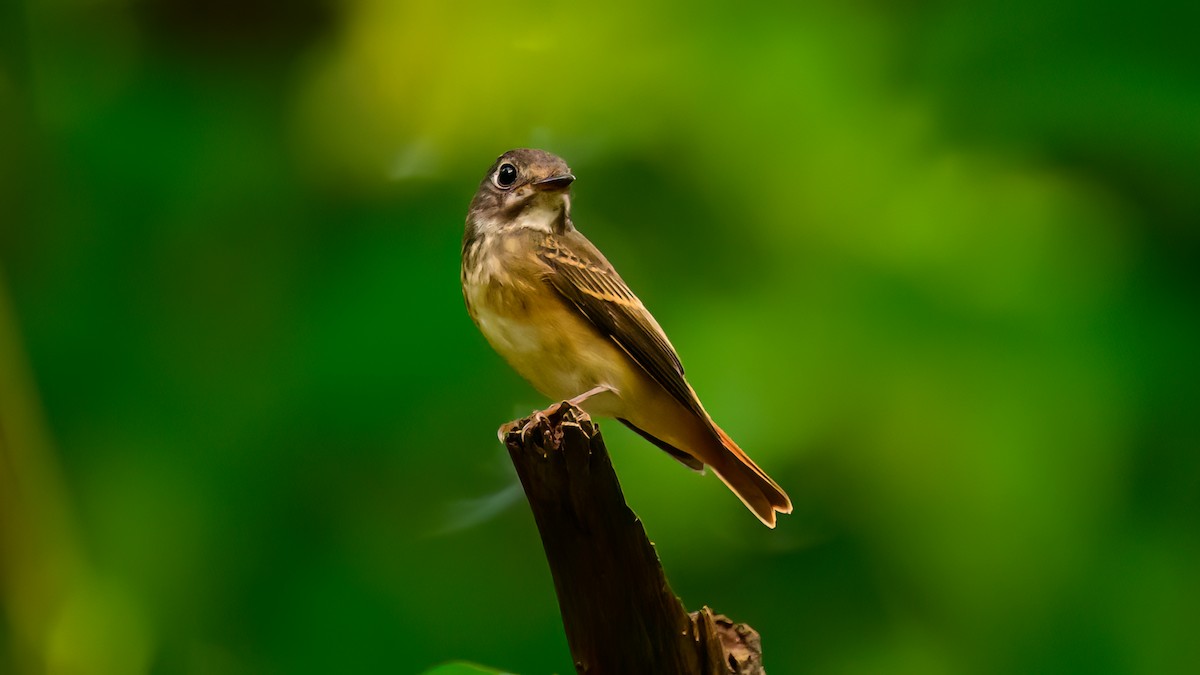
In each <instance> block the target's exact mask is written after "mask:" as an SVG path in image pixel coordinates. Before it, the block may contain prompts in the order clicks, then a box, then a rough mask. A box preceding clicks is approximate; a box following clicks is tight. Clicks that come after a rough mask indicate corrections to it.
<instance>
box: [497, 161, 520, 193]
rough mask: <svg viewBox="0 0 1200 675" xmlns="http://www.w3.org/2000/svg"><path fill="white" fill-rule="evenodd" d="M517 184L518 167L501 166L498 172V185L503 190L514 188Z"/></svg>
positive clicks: (510, 165)
mask: <svg viewBox="0 0 1200 675" xmlns="http://www.w3.org/2000/svg"><path fill="white" fill-rule="evenodd" d="M515 182H517V167H515V166H513V165H512V164H501V165H500V170H499V171H497V172H496V185H499V186H500V187H502V188H506V187H512V185H513V183H515Z"/></svg>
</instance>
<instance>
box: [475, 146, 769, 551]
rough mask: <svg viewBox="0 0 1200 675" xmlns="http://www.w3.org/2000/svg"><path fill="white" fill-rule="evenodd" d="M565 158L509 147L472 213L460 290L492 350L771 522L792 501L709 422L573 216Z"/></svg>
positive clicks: (648, 322)
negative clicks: (708, 478) (711, 479)
mask: <svg viewBox="0 0 1200 675" xmlns="http://www.w3.org/2000/svg"><path fill="white" fill-rule="evenodd" d="M574 181H575V176H574V175H572V173H571V169H570V168H568V167H567V164H566V162H564V161H563V160H562V159H560V158H558V157H557V156H555V155H552V154H550V153H548V152H545V151H543V150H528V149H519V150H510V151H509V152H506V153H504V154H503V155H501V156H500V158H499V159H497V160H496V163H495V164H493V165H492V168H490V169H488V172H487V175H486V176H485V177H484V179H483V182H481V183H480V184H479V190H478V191H477V192H476V193H475V199H473V200H472V201H471V208H470V211H468V212H467V227H466V233H465V235H464V236H463V248H462V288H463V297H464V298H466V301H467V311H468V312H470V314H471V318H472V319H473V320H474V321H475V325H477V326H478V327H479V330H480V331H481V332H482V333H483V335H484V337H486V338H487V341H488V342H489V343H491V345H492V348H494V349H495V350H496V351H497V352H499V353H500V355H501V356H503V357H504V358H505V360H507V361H508V363H509V365H511V366H512V367H513V368H514V369H515V370H516V371H517V372H518V373H520V374H521V376H522V377H524V378H525V379H526V380H529V382H530V384H532V385H533V386H534V387H535V388H536V389H537V390H538V391H540V392H542V393H543V394H545V395H546V396H549V397H551V398H553V399H557V400H570V401H571V403H573V404H575V405H578V406H580V407H581V408H583V409H584V410H585V411H586V412H587V413H588V414H590V415H598V416H603V417H613V418H616V419H617V420H619V421H621V422H622V423H623V424H625V425H626V426H628V427H629V428H630V429H633V430H634V431H635V432H637V433H638V434H640V435H641V436H642V437H644V438H646V439H647V440H648V441H650V442H651V443H654V444H655V445H657V446H658V447H659V448H661V449H663V450H665V451H666V452H667V453H668V454H670V455H671V456H672V457H674V458H675V459H677V460H679V461H680V462H682V463H683V464H684V465H686V466H688V467H690V468H692V469H694V470H696V471H702V470H703V469H704V466H705V465H708V466H711V467H712V469H713V471H714V472H715V473H716V474H717V476H718V477H720V479H721V480H722V481H724V483H725V485H727V486H728V487H729V489H730V490H733V492H734V494H736V495H737V496H738V497H739V498H740V499H741V500H742V503H744V504H745V505H746V507H747V508H749V509H750V510H751V511H752V512H754V515H756V516H758V518H759V520H761V521H762V522H763V523H764V524H765V525H766V526H767V527H775V512H776V511H778V512H780V513H791V511H792V502H791V500H790V499H788V496H787V494H785V493H784V491H783V490H782V489H780V487H779V486H778V485H776V484H775V481H773V480H771V478H770V477H769V476H767V474H766V472H764V471H763V470H762V469H760V468H758V466H757V465H756V464H755V463H754V462H753V461H752V460H751V459H750V458H749V457H747V456H746V453H744V452H742V449H741V448H739V447H738V446H737V444H736V443H734V442H733V440H732V439H730V438H729V436H727V435H726V434H725V432H724V431H722V430H721V428H720V427H718V426H717V425H716V423H715V422H713V420H712V418H711V417H709V415H708V413H707V412H705V410H704V406H703V405H701V404H700V399H699V398H697V397H696V392H695V391H693V390H692V387H691V385H689V384H688V382H687V380H686V379H684V377H683V366H682V365H681V364H680V362H679V356H677V355H676V353H675V348H674V347H672V346H671V343H670V341H668V340H667V336H666V334H665V333H663V330H662V328H661V327H659V325H658V322H657V321H655V320H654V317H653V316H651V315H650V312H649V311H647V310H646V307H645V306H644V305H643V304H642V302H641V300H638V298H637V296H636V295H634V294H633V291H631V290H629V287H628V286H627V285H625V282H624V281H622V280H621V277H620V276H619V275H618V274H617V271H616V270H615V269H613V266H612V265H610V264H609V262H608V260H606V259H605V258H604V256H603V255H602V254H601V253H600V251H599V250H597V249H596V247H595V246H593V245H592V243H591V242H590V241H588V240H587V238H586V237H584V236H583V235H582V234H580V232H579V231H578V230H576V229H575V226H574V225H573V224H572V222H571V196H570V188H571V183H572V182H574Z"/></svg>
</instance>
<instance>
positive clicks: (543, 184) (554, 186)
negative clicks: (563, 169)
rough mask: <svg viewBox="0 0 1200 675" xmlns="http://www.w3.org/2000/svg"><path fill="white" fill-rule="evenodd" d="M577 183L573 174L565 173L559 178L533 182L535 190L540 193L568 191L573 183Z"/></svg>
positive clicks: (554, 177) (552, 177) (553, 177)
mask: <svg viewBox="0 0 1200 675" xmlns="http://www.w3.org/2000/svg"><path fill="white" fill-rule="evenodd" d="M573 182H575V176H574V175H573V174H569V173H564V174H560V175H558V176H551V177H549V178H543V179H541V180H535V181H533V189H534V190H537V191H539V192H558V191H561V190H566V189H567V188H568V187H570V185H571V183H573Z"/></svg>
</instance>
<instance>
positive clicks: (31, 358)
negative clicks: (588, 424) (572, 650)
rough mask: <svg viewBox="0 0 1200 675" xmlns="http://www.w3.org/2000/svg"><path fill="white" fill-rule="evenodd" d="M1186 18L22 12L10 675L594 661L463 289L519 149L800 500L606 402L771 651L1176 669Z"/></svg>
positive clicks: (553, 10)
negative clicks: (665, 445) (776, 495)
mask: <svg viewBox="0 0 1200 675" xmlns="http://www.w3.org/2000/svg"><path fill="white" fill-rule="evenodd" d="M1197 14H1198V13H1197V11H1196V9H1195V6H1194V5H1189V4H1185V3H1176V4H1174V5H1171V4H1164V5H1155V4H1153V3H1147V4H1142V5H1136V6H1135V5H1128V6H1127V5H1125V4H1124V3H1095V2H1082V1H1063V2H1045V1H1043V0H1005V1H1004V2H999V1H995V0H988V1H984V2H977V3H969V4H962V3H950V2H936V1H930V0H916V1H913V2H903V3H895V2H879V1H872V0H861V1H854V2H849V3H845V2H817V3H805V6H798V7H790V8H785V7H782V6H780V7H774V8H770V9H767V8H761V7H753V6H751V5H749V4H747V3H736V4H732V5H728V6H720V5H706V4H697V3H692V2H686V3H685V2H674V3H661V4H658V5H655V6H647V5H646V4H645V3H640V2H608V3H603V4H602V5H598V6H583V5H576V4H571V3H548V4H536V3H535V4H528V3H525V4H522V3H501V2H494V1H492V2H456V3H425V2H399V1H386V0H375V1H372V0H359V1H345V2H332V1H329V2H318V1H313V0H307V1H303V2H284V1H283V0H274V1H273V2H265V3H262V2H259V3H251V4H247V3H241V2H236V1H235V0H206V1H203V2H202V1H200V0H184V1H181V2H180V1H176V2H172V1H167V0H16V1H15V2H8V3H5V4H4V5H3V6H2V9H0V46H2V52H0V546H2V548H0V575H2V576H0V579H2V582H3V586H2V590H3V595H2V596H0V597H2V599H3V614H2V615H0V616H2V618H0V672H4V673H10V672H11V673H19V674H24V673H89V674H90V673H97V674H131V675H134V674H141V673H162V674H175V673H179V674H192V673H196V674H200V673H231V674H240V673H256V674H257V673H331V672H338V673H375V672H395V673H416V672H421V671H423V670H425V669H427V668H430V667H432V666H434V665H436V664H438V663H443V662H447V661H452V660H469V661H475V662H479V663H483V664H487V665H489V666H492V667H494V668H498V669H504V670H508V671H511V672H516V673H522V674H524V675H531V674H540V673H551V672H557V673H567V672H572V666H571V662H570V656H569V654H568V652H567V649H566V644H565V640H564V638H563V636H562V630H561V625H560V622H559V615H558V609H557V605H556V603H555V599H554V595H553V589H552V585H551V580H550V576H549V571H548V569H547V567H546V564H545V562H544V559H543V557H542V552H541V549H540V544H539V541H538V538H537V534H536V531H535V528H534V525H533V522H532V519H531V517H530V514H529V512H528V509H527V507H526V505H525V503H524V501H523V499H522V498H521V496H520V494H519V492H518V490H517V488H515V487H514V486H515V479H514V477H513V474H512V471H511V467H510V466H509V464H508V460H507V457H506V455H505V454H504V452H503V449H502V448H501V446H500V445H499V444H498V443H497V442H496V438H495V430H496V428H497V426H498V425H499V424H500V423H502V422H504V421H506V420H509V419H512V418H514V417H518V416H520V415H523V414H525V413H526V412H528V411H529V410H531V409H533V408H535V407H542V406H543V405H545V404H546V403H547V402H546V401H544V400H542V399H541V398H540V397H539V396H538V395H537V394H536V393H535V392H534V391H533V390H532V389H531V388H529V386H528V385H526V384H525V383H524V382H523V381H521V380H520V379H519V378H518V377H517V376H516V375H515V374H513V373H512V372H511V371H510V370H509V369H508V368H507V367H506V366H505V365H504V363H503V362H502V361H501V360H500V359H499V357H497V356H496V355H494V354H493V353H492V352H491V351H490V349H489V348H488V346H487V345H486V343H485V342H484V340H483V338H482V337H481V336H480V335H479V334H478V333H477V331H476V330H475V328H474V327H473V326H472V325H471V322H470V320H469V319H468V318H467V315H466V312H465V310H464V307H463V303H462V299H461V295H460V291H459V287H458V256H459V246H460V241H461V236H462V221H463V217H464V214H465V210H466V206H467V203H468V201H469V200H470V197H471V195H472V194H473V192H474V190H475V186H476V185H477V183H478V181H479V179H480V178H481V177H482V174H483V171H484V170H485V169H486V167H487V166H488V165H489V164H490V163H491V162H492V160H493V159H494V158H495V157H496V156H497V155H498V154H500V153H501V152H503V151H504V150H507V149H509V148H511V147H516V146H528V145H532V146H537V147H544V148H546V149H549V150H552V151H554V152H557V153H558V154H561V155H563V156H564V157H566V158H567V160H568V161H569V162H570V163H571V165H572V168H573V169H574V170H575V172H576V174H577V175H578V176H579V180H578V182H577V183H576V186H575V198H574V202H573V203H574V215H575V220H576V223H577V224H578V225H579V226H580V228H581V229H582V230H583V231H584V232H585V233H587V234H588V236H589V237H591V238H592V240H593V241H594V242H596V243H597V244H598V245H599V246H600V248H602V249H603V250H604V251H605V252H606V253H607V254H608V256H609V258H610V259H611V260H612V261H614V263H615V264H616V265H617V267H618V268H619V269H620V270H621V271H622V273H623V275H624V277H625V278H626V280H627V281H629V283H630V284H631V285H632V286H633V287H634V288H635V289H636V290H637V291H638V292H639V294H640V295H641V296H642V298H643V300H644V301H645V302H646V303H647V304H648V305H649V306H650V308H651V309H652V310H653V311H654V312H655V314H656V315H657V317H658V318H659V320H660V322H661V323H662V324H663V326H664V327H665V328H666V329H667V331H668V333H669V334H670V335H671V338H672V340H673V342H674V343H675V345H676V347H677V348H678V349H679V350H680V352H681V354H682V356H683V360H684V363H685V364H686V365H687V367H688V369H689V376H690V378H691V381H692V383H693V385H694V386H695V388H696V389H697V390H698V391H699V392H700V394H701V396H702V397H703V399H704V400H705V403H706V405H707V407H708V408H709V410H711V411H712V412H713V413H714V415H715V416H716V418H717V419H718V421H719V422H720V423H721V424H722V426H724V427H725V429H726V430H728V431H729V432H730V433H731V434H732V435H733V436H734V437H735V438H737V439H738V440H739V442H740V443H741V445H742V446H743V447H745V448H747V449H748V450H749V451H750V453H751V454H752V455H753V456H754V457H755V458H756V459H757V460H758V461H759V462H760V463H761V464H762V465H763V466H764V467H765V468H767V469H768V470H769V471H770V472H771V474H772V475H773V476H774V477H775V478H776V479H778V481H779V482H780V483H781V484H782V485H784V486H785V487H786V488H787V489H788V490H789V492H790V493H791V495H792V497H793V499H794V500H795V502H796V512H795V513H794V514H793V515H791V516H790V517H786V518H784V519H783V520H782V523H781V525H780V527H779V528H778V529H777V530H775V531H768V530H766V529H765V528H763V527H761V526H760V525H759V524H758V522H757V521H756V520H755V519H754V518H753V517H751V516H750V514H749V513H748V512H746V511H745V509H744V508H743V507H742V506H741V504H740V503H739V502H738V501H737V500H736V499H734V498H733V497H732V496H731V495H730V494H729V493H728V492H727V491H726V490H725V488H724V487H723V486H722V485H721V484H720V482H719V481H717V480H716V479H715V478H713V477H712V476H707V477H703V478H701V477H697V476H696V475H694V474H692V473H691V472H688V471H685V470H683V469H682V468H681V467H680V466H678V465H677V464H676V463H675V462H673V461H672V460H671V459H669V458H668V457H666V456H665V455H663V454H662V453H660V452H658V451H656V450H654V449H653V448H652V447H651V446H650V445H648V444H647V443H645V442H643V441H641V440H640V439H638V438H636V437H635V436H633V435H632V434H631V433H629V432H627V431H626V430H624V429H623V428H619V427H618V425H614V424H612V423H608V424H605V425H604V429H605V432H606V438H607V440H608V445H609V446H610V449H611V452H612V454H613V456H614V462H615V464H616V467H617V471H618V474H619V475H620V477H621V480H622V482H623V485H624V487H625V490H626V496H627V498H628V501H629V502H630V504H631V505H632V506H633V508H634V509H635V510H636V511H637V512H638V513H639V514H640V515H641V517H642V518H643V520H644V522H645V524H646V527H647V529H648V531H649V533H650V536H651V537H652V538H653V539H654V540H655V541H656V543H657V545H658V550H659V553H660V555H661V557H662V559H663V562H664V565H665V567H666V569H667V572H668V575H669V577H670V579H671V582H672V584H673V587H674V589H675V591H676V592H677V593H679V594H680V595H681V596H682V598H683V600H684V602H685V604H686V605H688V606H689V607H691V608H698V607H699V606H700V605H702V604H708V605H711V606H712V607H714V608H716V609H717V610H718V611H721V612H724V613H727V614H729V615H731V616H732V617H734V618H735V619H736V620H739V621H745V622H748V623H750V624H752V625H753V626H755V627H756V628H757V629H759V630H760V631H761V633H762V635H763V641H764V645H765V651H766V658H767V666H768V669H769V671H770V672H772V673H776V674H786V673H834V674H846V675H849V674H860V673H861V674H867V673H913V674H926V673H928V674H933V675H939V674H946V675H956V674H963V675H967V674H971V675H978V674H985V675H986V674H991V673H995V674H1007V673H1029V672H1041V673H1101V674H1103V673H1146V674H1151V673H1153V674H1161V673H1172V672H1189V671H1190V672H1195V670H1194V669H1195V668H1196V667H1197V664H1198V663H1200V409H1198V406H1197V381H1198V377H1200V367H1198V363H1200V359H1198V358H1197V355H1196V346H1197V344H1200V313H1198V312H1197V309H1198V306H1197V292H1198V291H1200V265H1198V263H1197V261H1198V254H1200V231H1198V227H1197V226H1198V223H1200V76H1198V73H1200V49H1198V46H1197V45H1198V44H1200V42H1198V41H1197V40H1196V36H1195V30H1196V26H1197V25H1200V16H1198V15H1197Z"/></svg>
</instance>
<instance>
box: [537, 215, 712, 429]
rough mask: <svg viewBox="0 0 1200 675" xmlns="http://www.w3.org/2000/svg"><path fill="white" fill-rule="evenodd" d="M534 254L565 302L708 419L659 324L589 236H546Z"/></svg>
mask: <svg viewBox="0 0 1200 675" xmlns="http://www.w3.org/2000/svg"><path fill="white" fill-rule="evenodd" d="M537 256H538V258H539V259H540V260H541V261H542V262H544V263H545V264H546V265H547V267H548V268H549V270H550V271H549V273H548V274H547V280H548V281H549V283H550V285H551V286H553V287H554V289H555V290H556V291H558V292H559V294H560V295H562V296H563V298H564V299H566V301H567V302H568V303H570V304H571V305H573V306H574V307H575V308H576V309H577V310H578V311H579V312H580V313H581V314H583V315H584V316H585V317H586V318H587V319H588V321H590V322H591V323H592V324H593V325H594V326H595V327H596V328H597V329H598V330H599V331H600V332H601V333H602V334H604V335H605V336H607V337H608V338H609V339H611V340H612V341H613V342H615V343H616V344H617V346H619V347H620V348H621V349H623V350H624V351H625V353H626V354H628V355H629V357H630V358H631V359H633V361H634V362H635V363H637V364H638V365H639V366H641V368H642V370H645V371H646V373H648V374H649V375H650V377H652V378H653V379H654V381H655V382H657V383H658V384H659V385H661V386H662V387H663V388H664V389H666V390H667V391H668V392H669V393H670V394H671V396H673V397H674V398H675V399H676V400H677V401H679V402H680V403H682V404H683V406H684V407H685V408H688V409H690V410H692V411H694V412H695V413H696V414H698V415H700V416H701V417H707V415H706V414H705V413H704V409H703V408H702V407H701V406H700V401H699V400H697V399H696V394H695V393H694V392H693V391H692V388H691V387H690V386H688V383H687V381H686V380H684V379H683V365H682V364H681V363H680V362H679V356H678V355H677V354H676V353H675V348H674V347H672V346H671V343H670V342H669V341H668V340H667V336H666V334H665V333H663V330H662V328H661V327H660V326H659V325H658V322H657V321H655V320H654V317H653V316H651V315H650V312H649V311H648V310H647V309H646V307H645V305H643V304H642V301H641V300H639V299H638V298H637V296H636V295H634V294H633V291H631V290H629V286H627V285H626V284H625V282H624V281H622V280H621V277H620V276H619V275H618V274H617V271H616V270H614V269H613V267H612V265H610V264H609V263H608V261H607V260H605V259H604V256H603V254H601V253H600V251H599V250H597V249H596V247H595V246H593V245H592V243H591V242H590V241H588V240H587V238H585V237H584V236H583V235H582V234H580V233H579V232H578V231H577V230H572V231H569V232H567V233H565V234H562V235H549V236H547V237H545V238H544V239H543V240H542V242H541V243H540V244H539V246H538V247H537Z"/></svg>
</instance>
